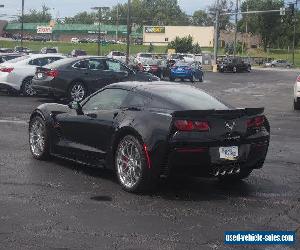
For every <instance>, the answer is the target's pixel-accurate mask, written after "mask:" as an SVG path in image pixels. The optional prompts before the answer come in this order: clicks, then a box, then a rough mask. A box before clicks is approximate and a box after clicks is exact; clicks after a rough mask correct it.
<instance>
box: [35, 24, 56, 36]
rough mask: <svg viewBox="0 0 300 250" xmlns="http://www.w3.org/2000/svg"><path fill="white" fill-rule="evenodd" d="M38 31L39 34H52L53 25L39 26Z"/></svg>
mask: <svg viewBox="0 0 300 250" xmlns="http://www.w3.org/2000/svg"><path fill="white" fill-rule="evenodd" d="M36 33H38V34H51V33H52V27H51V26H37V27H36Z"/></svg>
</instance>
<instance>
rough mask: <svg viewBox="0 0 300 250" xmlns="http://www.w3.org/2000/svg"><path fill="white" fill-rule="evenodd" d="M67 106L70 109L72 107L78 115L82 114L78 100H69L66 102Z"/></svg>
mask: <svg viewBox="0 0 300 250" xmlns="http://www.w3.org/2000/svg"><path fill="white" fill-rule="evenodd" d="M68 107H69V108H70V109H74V110H75V111H76V112H77V114H78V115H83V112H82V106H81V104H80V102H76V101H73V102H70V103H69V104H68Z"/></svg>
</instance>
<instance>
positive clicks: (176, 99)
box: [150, 85, 229, 110]
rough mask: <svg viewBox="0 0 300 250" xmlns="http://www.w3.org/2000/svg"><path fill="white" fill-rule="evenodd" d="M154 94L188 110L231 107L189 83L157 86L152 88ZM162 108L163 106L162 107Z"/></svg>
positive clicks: (225, 108)
mask: <svg viewBox="0 0 300 250" xmlns="http://www.w3.org/2000/svg"><path fill="white" fill-rule="evenodd" d="M150 92H152V94H153V95H155V96H157V97H159V98H160V99H162V100H165V101H166V102H168V103H172V104H173V105H174V106H179V107H181V108H182V109H186V110H209V109H216V110H228V109H229V108H228V107H227V106H226V105H225V104H223V103H222V102H220V101H219V100H217V99H216V98H214V97H213V96H211V95H209V94H207V93H205V92H204V91H202V90H200V89H197V88H194V87H189V86H187V85H173V86H172V88H170V87H169V86H156V87H155V89H154V88H153V89H152V88H151V89H150ZM160 108H162V107H160Z"/></svg>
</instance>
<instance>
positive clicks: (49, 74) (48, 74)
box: [46, 69, 59, 77]
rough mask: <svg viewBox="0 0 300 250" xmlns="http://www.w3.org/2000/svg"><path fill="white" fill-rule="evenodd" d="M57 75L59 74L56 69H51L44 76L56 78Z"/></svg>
mask: <svg viewBox="0 0 300 250" xmlns="http://www.w3.org/2000/svg"><path fill="white" fill-rule="evenodd" d="M58 74H59V72H58V70H56V69H51V70H50V71H47V72H46V75H47V76H50V77H58Z"/></svg>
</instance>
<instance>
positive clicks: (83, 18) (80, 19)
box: [64, 11, 97, 24]
mask: <svg viewBox="0 0 300 250" xmlns="http://www.w3.org/2000/svg"><path fill="white" fill-rule="evenodd" d="M96 20H97V13H96V12H91V13H88V12H87V11H83V12H80V13H78V14H76V15H75V16H73V17H66V18H65V20H64V22H65V23H83V24H93V23H94V22H95V21H96Z"/></svg>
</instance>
